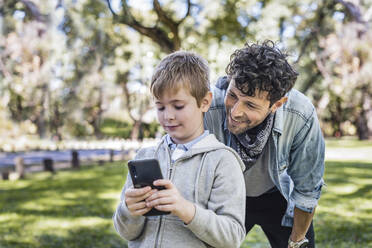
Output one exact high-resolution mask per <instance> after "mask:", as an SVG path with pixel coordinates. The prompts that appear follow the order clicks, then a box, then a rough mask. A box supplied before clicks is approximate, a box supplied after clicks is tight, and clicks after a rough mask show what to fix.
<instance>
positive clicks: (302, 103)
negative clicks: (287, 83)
mask: <svg viewBox="0 0 372 248" xmlns="http://www.w3.org/2000/svg"><path fill="white" fill-rule="evenodd" d="M287 97H288V101H287V102H286V103H285V104H284V105H283V111H284V112H287V113H292V114H296V115H298V116H300V117H302V118H304V119H308V118H309V117H310V116H311V115H313V113H314V111H315V107H314V105H313V104H312V102H311V100H310V99H309V98H308V97H307V96H305V95H304V94H303V93H301V92H300V91H298V90H296V89H292V90H290V91H289V92H288V93H287Z"/></svg>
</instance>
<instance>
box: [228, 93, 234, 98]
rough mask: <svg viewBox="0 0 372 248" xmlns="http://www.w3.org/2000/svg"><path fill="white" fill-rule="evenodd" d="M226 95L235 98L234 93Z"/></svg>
mask: <svg viewBox="0 0 372 248" xmlns="http://www.w3.org/2000/svg"><path fill="white" fill-rule="evenodd" d="M228 94H229V96H230V97H232V98H236V95H235V94H234V93H231V92H229V93H228Z"/></svg>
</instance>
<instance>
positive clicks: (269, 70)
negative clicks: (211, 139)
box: [226, 40, 298, 105]
mask: <svg viewBox="0 0 372 248" xmlns="http://www.w3.org/2000/svg"><path fill="white" fill-rule="evenodd" d="M287 56H288V55H287V54H285V53H283V52H281V51H280V50H279V48H277V47H276V45H275V43H274V42H273V41H271V40H265V41H264V42H263V43H262V44H261V45H260V44H258V43H257V44H251V45H249V44H248V43H246V44H245V45H244V47H243V48H242V49H238V50H236V51H235V52H234V53H233V54H232V55H231V57H230V63H229V64H228V65H227V67H226V73H227V75H228V77H229V79H230V80H231V79H234V80H235V84H236V87H237V88H238V89H239V90H240V91H241V92H242V93H243V94H245V95H247V96H255V91H256V89H258V90H260V91H268V92H269V94H268V100H269V101H270V105H272V104H273V103H275V102H276V101H278V100H279V99H280V98H282V97H283V96H284V95H285V94H286V93H287V92H288V91H289V90H290V89H292V87H293V85H294V84H295V82H296V79H297V76H298V73H297V72H296V71H295V70H294V69H293V68H292V67H291V65H290V64H289V63H288V62H287V60H286V58H287Z"/></svg>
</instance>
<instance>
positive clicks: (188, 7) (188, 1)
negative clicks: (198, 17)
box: [177, 0, 192, 25]
mask: <svg viewBox="0 0 372 248" xmlns="http://www.w3.org/2000/svg"><path fill="white" fill-rule="evenodd" d="M191 6H192V3H191V0H187V11H186V14H185V16H184V17H183V18H182V19H181V20H179V21H178V22H177V25H180V24H181V23H182V22H183V21H184V20H185V19H186V18H187V17H188V16H189V15H190V10H191Z"/></svg>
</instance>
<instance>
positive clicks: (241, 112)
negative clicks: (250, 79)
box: [225, 79, 276, 135]
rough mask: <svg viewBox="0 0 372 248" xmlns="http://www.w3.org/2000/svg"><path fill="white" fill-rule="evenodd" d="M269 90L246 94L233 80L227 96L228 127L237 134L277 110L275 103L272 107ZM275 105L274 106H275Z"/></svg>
mask: <svg viewBox="0 0 372 248" xmlns="http://www.w3.org/2000/svg"><path fill="white" fill-rule="evenodd" d="M267 95H268V92H267V91H259V90H256V93H255V96H254V97H252V96H247V95H244V94H243V93H242V92H241V91H240V90H239V89H238V88H236V85H235V81H234V79H232V80H231V82H230V84H229V87H228V89H227V93H226V96H225V107H226V118H227V127H228V129H229V131H230V132H231V133H233V134H235V135H238V134H241V133H244V132H245V131H247V130H249V129H252V128H254V127H256V126H257V125H259V124H260V123H261V122H263V121H264V120H265V118H266V117H267V116H268V115H269V114H270V113H271V112H275V110H276V107H275V104H274V105H273V106H272V107H270V101H269V100H268V99H267ZM273 107H274V108H273Z"/></svg>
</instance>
